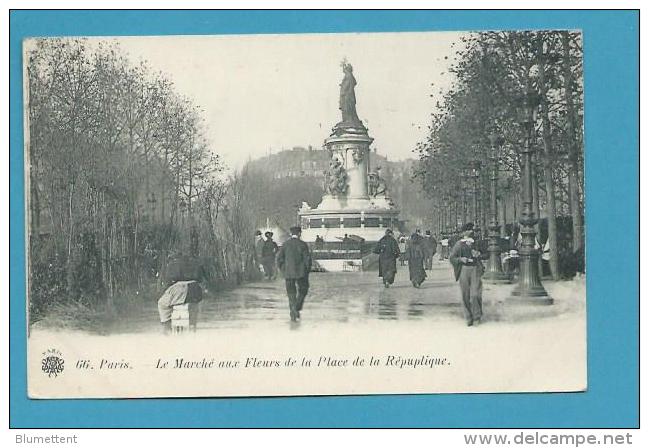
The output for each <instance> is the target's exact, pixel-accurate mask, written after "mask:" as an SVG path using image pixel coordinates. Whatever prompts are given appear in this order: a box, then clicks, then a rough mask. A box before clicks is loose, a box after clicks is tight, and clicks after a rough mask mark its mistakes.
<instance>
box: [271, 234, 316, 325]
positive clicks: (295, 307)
mask: <svg viewBox="0 0 649 448" xmlns="http://www.w3.org/2000/svg"><path fill="white" fill-rule="evenodd" d="M301 234H302V229H301V228H300V227H298V226H296V227H291V238H290V239H289V240H287V241H286V242H285V243H284V245H283V246H282V248H281V249H280V250H279V253H278V254H277V266H278V267H279V269H280V270H281V271H282V273H283V274H284V280H285V281H286V294H287V295H288V307H289V311H290V314H291V321H293V322H295V321H296V320H298V319H299V318H300V311H302V306H303V305H304V298H305V297H306V295H307V293H308V292H309V272H310V271H311V253H310V252H309V246H307V244H306V243H305V242H304V241H302V240H301V239H300V235H301Z"/></svg>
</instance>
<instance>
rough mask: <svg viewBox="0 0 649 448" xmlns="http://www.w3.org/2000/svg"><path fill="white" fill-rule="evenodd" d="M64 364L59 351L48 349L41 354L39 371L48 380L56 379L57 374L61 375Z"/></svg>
mask: <svg viewBox="0 0 649 448" xmlns="http://www.w3.org/2000/svg"><path fill="white" fill-rule="evenodd" d="M64 363H65V361H64V360H63V355H62V354H61V352H60V351H58V350H56V349H49V350H47V351H46V352H44V353H43V359H42V361H41V370H42V371H43V373H44V374H46V375H47V376H48V377H50V378H52V377H57V376H58V375H59V374H61V373H63V368H64Z"/></svg>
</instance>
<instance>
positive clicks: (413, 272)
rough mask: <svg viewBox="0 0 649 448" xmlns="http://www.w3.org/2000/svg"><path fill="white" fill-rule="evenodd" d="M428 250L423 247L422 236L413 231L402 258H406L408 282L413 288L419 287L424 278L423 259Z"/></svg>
mask: <svg viewBox="0 0 649 448" xmlns="http://www.w3.org/2000/svg"><path fill="white" fill-rule="evenodd" d="M427 254H428V252H427V249H426V247H425V241H424V237H422V236H421V235H419V234H418V233H413V234H412V236H411V237H410V241H409V242H408V248H407V249H406V253H405V254H404V258H405V259H406V260H408V271H409V273H410V282H411V283H412V286H414V287H415V288H419V286H421V284H422V283H423V282H424V280H425V279H426V271H425V270H424V260H425V259H426V256H427Z"/></svg>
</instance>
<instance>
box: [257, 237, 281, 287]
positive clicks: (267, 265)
mask: <svg viewBox="0 0 649 448" xmlns="http://www.w3.org/2000/svg"><path fill="white" fill-rule="evenodd" d="M264 236H266V241H264V245H263V246H262V248H261V264H262V266H263V267H264V275H265V276H266V278H267V279H268V280H274V279H275V255H277V250H278V249H279V248H278V247H277V243H276V242H275V241H273V232H271V231H268V232H266V233H265V234H264Z"/></svg>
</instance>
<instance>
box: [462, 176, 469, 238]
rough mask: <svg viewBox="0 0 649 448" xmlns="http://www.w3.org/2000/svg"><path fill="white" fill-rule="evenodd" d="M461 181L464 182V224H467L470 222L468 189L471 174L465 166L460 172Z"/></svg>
mask: <svg viewBox="0 0 649 448" xmlns="http://www.w3.org/2000/svg"><path fill="white" fill-rule="evenodd" d="M460 178H461V182H462V225H464V224H466V223H467V222H469V219H468V213H467V212H468V210H467V209H468V204H467V198H466V191H467V189H468V178H469V174H468V172H467V170H466V169H465V168H464V169H462V172H461V174H460Z"/></svg>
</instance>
